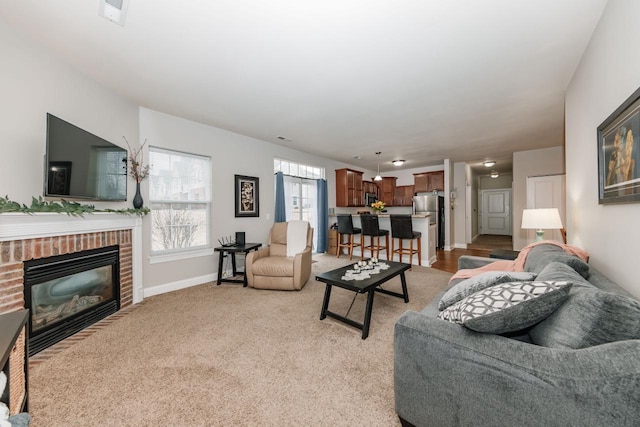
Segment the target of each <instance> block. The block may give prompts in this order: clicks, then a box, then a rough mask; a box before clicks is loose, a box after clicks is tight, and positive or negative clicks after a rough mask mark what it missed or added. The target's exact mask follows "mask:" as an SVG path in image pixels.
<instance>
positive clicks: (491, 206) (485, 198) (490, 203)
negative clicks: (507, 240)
mask: <svg viewBox="0 0 640 427" xmlns="http://www.w3.org/2000/svg"><path fill="white" fill-rule="evenodd" d="M480 234H498V235H503V236H510V235H511V190H510V189H502V190H482V230H481V231H480Z"/></svg>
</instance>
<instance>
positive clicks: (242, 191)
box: [235, 175, 260, 218]
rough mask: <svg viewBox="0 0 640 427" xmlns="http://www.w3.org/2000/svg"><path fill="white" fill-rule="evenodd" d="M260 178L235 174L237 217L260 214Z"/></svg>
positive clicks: (257, 215)
mask: <svg viewBox="0 0 640 427" xmlns="http://www.w3.org/2000/svg"><path fill="white" fill-rule="evenodd" d="M259 183H260V180H259V178H256V177H253V176H244V175H235V195H236V197H235V206H236V207H235V210H236V218H241V217H259V216H260V203H259V202H260V193H259V190H260V188H259Z"/></svg>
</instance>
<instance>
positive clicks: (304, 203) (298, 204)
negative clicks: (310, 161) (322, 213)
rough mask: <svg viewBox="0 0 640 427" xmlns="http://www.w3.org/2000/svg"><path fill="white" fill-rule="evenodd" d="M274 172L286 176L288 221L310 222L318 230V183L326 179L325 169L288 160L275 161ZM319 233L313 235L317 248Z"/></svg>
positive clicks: (285, 191) (285, 188) (285, 194)
mask: <svg viewBox="0 0 640 427" xmlns="http://www.w3.org/2000/svg"><path fill="white" fill-rule="evenodd" d="M273 167H274V172H282V173H283V174H284V175H285V176H284V198H285V203H286V215H287V220H302V221H309V224H310V225H311V227H313V228H314V229H316V230H317V229H318V196H317V194H318V193H317V186H318V184H317V181H316V180H318V179H321V178H324V168H320V167H316V166H308V165H302V164H299V163H294V162H290V161H288V160H281V159H274V161H273ZM317 242H318V233H317V232H316V233H313V247H314V248H317V247H318V245H317Z"/></svg>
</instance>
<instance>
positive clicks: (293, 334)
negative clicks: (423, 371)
mask: <svg viewBox="0 0 640 427" xmlns="http://www.w3.org/2000/svg"><path fill="white" fill-rule="evenodd" d="M315 260H316V261H317V262H316V263H314V264H313V271H312V276H311V279H310V281H309V283H307V285H306V286H305V287H304V288H303V290H302V291H300V292H278V291H264V290H256V289H251V288H242V287H241V286H238V285H234V284H222V285H220V286H216V285H215V284H205V285H201V286H196V287H192V288H189V289H184V290H181V291H177V292H172V293H168V294H163V295H159V296H155V297H152V298H149V299H147V300H145V301H144V302H143V303H142V304H141V305H140V306H139V307H137V308H135V309H133V311H132V312H131V313H130V314H128V315H127V316H124V317H123V318H121V319H118V320H117V321H115V322H113V323H112V324H111V325H108V326H107V327H105V328H104V329H101V330H99V331H97V332H96V333H95V334H93V335H92V336H90V337H88V338H87V339H85V340H83V341H81V342H79V343H78V344H76V345H74V346H73V347H71V348H68V349H66V350H64V351H62V352H60V353H58V354H56V355H54V356H53V357H52V358H51V359H49V360H47V361H45V362H43V363H41V364H40V365H38V366H36V367H34V368H33V369H32V370H31V371H30V412H31V414H32V416H33V422H32V426H34V427H44V426H47V427H56V426H65V427H68V426H218V425H220V426H229V425H243V426H257V425H269V426H302V425H309V426H365V425H366V426H393V425H399V424H400V423H399V421H398V418H397V416H396V414H395V411H394V397H393V326H394V323H395V321H396V319H397V318H398V317H399V316H400V315H401V314H402V313H403V312H404V311H405V310H410V309H411V310H420V309H421V308H422V307H423V306H424V305H425V304H426V303H427V302H429V301H430V300H431V299H432V298H433V297H434V296H435V295H436V294H437V293H438V292H439V291H440V290H441V289H443V288H444V287H445V286H446V283H447V280H448V279H449V277H450V276H451V275H450V274H449V273H445V272H442V271H439V270H434V269H429V268H425V267H417V266H416V267H414V268H413V269H412V271H408V272H407V273H406V277H407V284H408V289H409V298H410V302H409V303H408V304H405V303H404V302H403V301H402V299H400V298H395V297H392V296H388V295H384V294H380V293H376V296H375V300H374V307H373V315H372V320H371V329H370V333H369V338H367V339H366V340H362V339H361V331H359V330H356V329H354V328H352V327H350V326H348V325H345V324H343V323H340V322H337V321H336V320H334V319H331V318H327V319H325V320H322V321H320V320H319V317H320V308H321V304H322V298H323V295H324V288H325V286H324V284H323V283H320V282H316V281H315V280H314V277H315V275H316V274H319V273H321V272H324V271H328V270H331V269H333V268H337V267H339V266H342V265H345V264H346V263H348V260H346V259H345V258H344V257H341V258H340V259H339V260H336V258H335V257H332V256H328V255H318V256H316V257H315ZM384 287H385V288H388V289H391V290H396V291H398V292H399V291H400V290H401V287H400V278H395V279H393V280H391V281H390V282H388V283H387V284H385V285H384ZM353 295H354V294H353V293H352V292H348V291H345V290H343V289H339V288H334V290H333V292H332V298H331V304H330V306H329V309H330V310H332V311H335V312H338V313H342V314H344V313H345V312H346V310H347V308H348V307H349V304H350V303H351V299H352V296H353ZM365 300H366V297H365V295H359V296H358V298H357V300H356V303H355V304H354V307H353V308H352V310H351V314H350V315H349V317H351V318H354V319H356V320H358V321H362V316H363V312H364V305H365Z"/></svg>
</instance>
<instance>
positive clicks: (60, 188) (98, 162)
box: [44, 113, 127, 201]
mask: <svg viewBox="0 0 640 427" xmlns="http://www.w3.org/2000/svg"><path fill="white" fill-rule="evenodd" d="M45 166H46V171H45V174H44V181H45V182H44V195H45V196H48V197H61V198H68V199H87V200H108V201H125V200H127V150H126V149H124V148H122V147H119V146H117V145H115V144H112V143H111V142H109V141H106V140H104V139H102V138H100V137H98V136H96V135H93V134H91V133H89V132H87V131H86V130H83V129H80V128H79V127H77V126H75V125H72V124H71V123H69V122H66V121H64V120H62V119H60V118H58V117H56V116H54V115H52V114H49V113H47V149H46V154H45Z"/></svg>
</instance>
